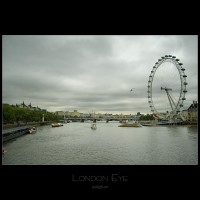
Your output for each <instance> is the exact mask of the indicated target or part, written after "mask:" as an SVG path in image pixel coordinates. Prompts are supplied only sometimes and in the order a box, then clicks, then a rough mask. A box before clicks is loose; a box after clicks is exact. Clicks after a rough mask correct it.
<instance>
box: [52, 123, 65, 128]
mask: <svg viewBox="0 0 200 200" xmlns="http://www.w3.org/2000/svg"><path fill="white" fill-rule="evenodd" d="M51 126H52V127H59V126H63V124H62V123H52V124H51Z"/></svg>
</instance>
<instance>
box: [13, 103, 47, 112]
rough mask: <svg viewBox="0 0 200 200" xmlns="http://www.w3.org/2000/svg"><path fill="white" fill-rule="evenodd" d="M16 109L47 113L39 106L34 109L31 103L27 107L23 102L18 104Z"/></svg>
mask: <svg viewBox="0 0 200 200" xmlns="http://www.w3.org/2000/svg"><path fill="white" fill-rule="evenodd" d="M16 107H18V108H25V109H29V110H38V111H43V112H47V110H46V109H41V108H39V107H38V106H37V107H34V106H32V105H31V103H30V104H29V105H26V104H25V103H24V101H23V103H21V104H16Z"/></svg>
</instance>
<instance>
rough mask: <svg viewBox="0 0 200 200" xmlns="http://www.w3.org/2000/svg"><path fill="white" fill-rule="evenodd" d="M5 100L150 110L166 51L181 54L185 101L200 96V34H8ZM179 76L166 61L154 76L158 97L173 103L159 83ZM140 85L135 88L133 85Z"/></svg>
mask: <svg viewBox="0 0 200 200" xmlns="http://www.w3.org/2000/svg"><path fill="white" fill-rule="evenodd" d="M2 50H3V52H2V55H3V62H2V63H3V74H2V75H3V77H2V80H3V86H2V89H3V94H2V96H3V102H7V103H11V104H16V103H20V102H22V101H23V100H24V101H25V102H27V104H28V103H30V102H32V104H34V105H38V106H39V107H41V108H46V109H47V110H48V111H56V110H62V109H63V110H69V111H70V110H71V109H72V110H73V109H78V110H79V111H80V112H89V111H91V110H96V111H102V112H112V113H121V112H124V113H128V114H130V113H136V112H141V113H150V109H149V105H148V99H147V85H148V80H149V75H150V72H151V70H152V68H153V66H154V64H155V62H157V60H158V59H159V58H160V57H161V56H164V55H175V56H177V57H178V58H179V59H180V60H181V62H182V63H183V66H184V67H185V69H186V71H185V72H186V74H187V76H188V77H187V82H188V87H187V88H188V93H187V94H186V98H187V100H186V103H185V104H186V105H185V106H186V107H187V106H189V105H190V104H191V103H192V101H193V100H197V98H198V97H197V80H198V79H197V63H198V61H197V36H195V35H194V36H193V35H191V36H185V35H184V36H179V35H172V36H168V35H166V36H165V35H161V36H159V35H157V36H154V35H149V36H148V35H146V36H145V35H138V36H137V35H135V36H134V35H133V36H131V35H129V36H116V35H114V36H110V35H109V36H92V35H87V36H79V35H78V36H49V35H48V36H44V35H42V36H31V35H28V36H19V35H18V36H15V35H13V36H3V48H2ZM163 85H166V86H167V87H173V91H174V93H173V95H174V96H176V95H178V90H179V85H180V79H179V74H178V71H177V69H176V68H175V66H172V65H169V64H167V63H165V64H164V65H162V67H160V68H159V69H158V71H157V72H156V74H155V78H154V82H153V86H154V88H153V92H154V96H155V97H156V99H155V100H154V102H155V103H156V104H157V105H158V106H160V108H165V107H167V106H168V102H167V99H166V94H165V92H164V91H161V90H160V87H161V86H163ZM133 87H134V88H135V89H134V92H132V93H130V89H131V88H133Z"/></svg>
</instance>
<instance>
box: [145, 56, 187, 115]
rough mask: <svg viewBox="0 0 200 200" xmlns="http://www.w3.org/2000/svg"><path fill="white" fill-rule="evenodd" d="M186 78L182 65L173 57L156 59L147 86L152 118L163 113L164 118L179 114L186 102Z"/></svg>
mask: <svg viewBox="0 0 200 200" xmlns="http://www.w3.org/2000/svg"><path fill="white" fill-rule="evenodd" d="M170 73H171V74H170ZM186 77H187V75H186V74H185V68H184V67H183V63H181V62H180V60H179V59H178V58H176V57H175V56H172V55H165V56H163V57H161V58H159V59H158V61H157V62H156V63H155V65H154V66H153V68H152V70H151V73H150V75H149V80H148V86H147V87H148V90H147V93H148V103H149V107H150V109H151V112H152V113H153V114H154V116H157V117H158V118H159V117H160V116H162V115H163V114H164V113H165V114H164V115H163V116H165V117H169V116H175V115H177V114H180V111H181V109H182V108H183V103H184V101H185V100H186V97H185V95H186V93H187V89H186V86H187V84H188V83H187V81H186ZM166 113H168V115H167V114H166Z"/></svg>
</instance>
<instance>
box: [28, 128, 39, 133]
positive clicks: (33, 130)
mask: <svg viewBox="0 0 200 200" xmlns="http://www.w3.org/2000/svg"><path fill="white" fill-rule="evenodd" d="M36 131H37V129H36V128H35V127H32V128H31V129H30V130H29V133H36Z"/></svg>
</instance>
